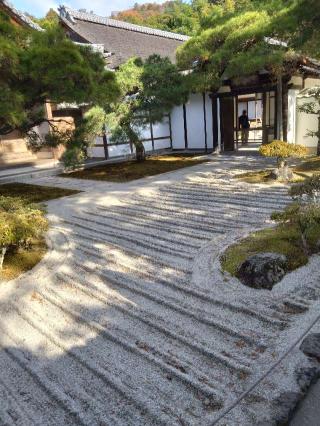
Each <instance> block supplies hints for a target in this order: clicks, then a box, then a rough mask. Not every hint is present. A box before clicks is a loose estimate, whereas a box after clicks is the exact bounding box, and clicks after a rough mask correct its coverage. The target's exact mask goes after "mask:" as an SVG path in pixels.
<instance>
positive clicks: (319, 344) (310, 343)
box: [300, 333, 320, 361]
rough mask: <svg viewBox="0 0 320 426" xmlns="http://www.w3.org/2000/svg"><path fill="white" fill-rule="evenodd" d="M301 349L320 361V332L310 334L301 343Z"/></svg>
mask: <svg viewBox="0 0 320 426" xmlns="http://www.w3.org/2000/svg"><path fill="white" fill-rule="evenodd" d="M300 350H301V351H302V352H303V353H304V354H306V355H307V356H311V357H312V358H316V359H317V360H318V361H320V333H312V334H309V335H308V336H307V337H306V338H305V339H304V340H303V341H302V343H301V345H300Z"/></svg>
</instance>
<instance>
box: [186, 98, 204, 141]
mask: <svg viewBox="0 0 320 426" xmlns="http://www.w3.org/2000/svg"><path fill="white" fill-rule="evenodd" d="M186 112H187V114H186V115H187V131H188V148H189V149H204V147H205V131H204V114H203V97H202V94H193V95H191V96H190V99H189V101H188V103H187V104H186Z"/></svg>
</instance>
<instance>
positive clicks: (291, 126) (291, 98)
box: [287, 89, 299, 144]
mask: <svg viewBox="0 0 320 426" xmlns="http://www.w3.org/2000/svg"><path fill="white" fill-rule="evenodd" d="M298 93H299V90H294V89H289V90H288V130H287V141H288V142H289V143H293V144H294V143H295V141H296V118H297V117H296V111H297V94H298Z"/></svg>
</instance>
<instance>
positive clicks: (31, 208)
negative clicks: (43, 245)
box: [0, 197, 48, 270]
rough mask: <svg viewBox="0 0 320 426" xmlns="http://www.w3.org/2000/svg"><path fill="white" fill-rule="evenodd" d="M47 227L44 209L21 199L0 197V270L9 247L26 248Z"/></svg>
mask: <svg viewBox="0 0 320 426" xmlns="http://www.w3.org/2000/svg"><path fill="white" fill-rule="evenodd" d="M47 227H48V223H47V220H46V218H45V216H44V210H43V209H42V208H41V207H40V206H38V205H35V204H28V203H26V202H25V201H23V200H22V199H18V198H13V197H0V270H1V269H2V266H3V260H4V257H5V255H6V253H7V251H8V250H9V249H17V248H20V247H23V248H26V247H28V246H29V245H30V243H31V241H32V239H34V238H39V237H41V236H42V234H43V233H44V232H45V230H46V229H47Z"/></svg>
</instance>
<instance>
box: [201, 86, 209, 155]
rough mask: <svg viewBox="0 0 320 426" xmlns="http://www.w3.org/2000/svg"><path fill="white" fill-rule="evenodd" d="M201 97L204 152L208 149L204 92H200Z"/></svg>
mask: <svg viewBox="0 0 320 426" xmlns="http://www.w3.org/2000/svg"><path fill="white" fill-rule="evenodd" d="M202 97H203V122H204V146H205V150H206V152H207V151H208V134H207V108H206V94H205V92H204V93H203V94H202Z"/></svg>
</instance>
